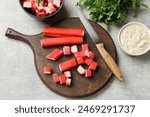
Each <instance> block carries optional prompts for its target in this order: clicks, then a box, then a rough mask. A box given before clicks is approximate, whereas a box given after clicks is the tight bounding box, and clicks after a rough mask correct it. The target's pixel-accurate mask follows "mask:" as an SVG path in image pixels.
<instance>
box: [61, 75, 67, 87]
mask: <svg viewBox="0 0 150 117" xmlns="http://www.w3.org/2000/svg"><path fill="white" fill-rule="evenodd" d="M66 79H67V78H66V76H65V75H62V76H59V81H60V84H62V85H63V84H66Z"/></svg>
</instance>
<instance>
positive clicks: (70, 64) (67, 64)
mask: <svg viewBox="0 0 150 117" xmlns="http://www.w3.org/2000/svg"><path fill="white" fill-rule="evenodd" d="M76 65H77V62H76V59H75V58H73V59H70V60H68V61H65V62H63V63H60V64H59V69H60V71H67V70H70V69H71V68H73V67H75V66H76Z"/></svg>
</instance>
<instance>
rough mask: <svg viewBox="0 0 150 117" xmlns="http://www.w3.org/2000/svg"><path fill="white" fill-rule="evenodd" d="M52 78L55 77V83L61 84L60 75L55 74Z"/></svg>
mask: <svg viewBox="0 0 150 117" xmlns="http://www.w3.org/2000/svg"><path fill="white" fill-rule="evenodd" d="M52 77H53V81H54V83H58V82H60V80H59V76H58V74H57V73H55V74H53V75H52Z"/></svg>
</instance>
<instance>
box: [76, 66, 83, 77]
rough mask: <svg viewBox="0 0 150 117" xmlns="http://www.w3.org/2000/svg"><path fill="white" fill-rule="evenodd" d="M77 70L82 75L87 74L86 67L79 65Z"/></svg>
mask: <svg viewBox="0 0 150 117" xmlns="http://www.w3.org/2000/svg"><path fill="white" fill-rule="evenodd" d="M77 71H78V72H79V73H80V74H81V75H83V74H85V69H84V68H83V67H82V66H79V67H78V68H77Z"/></svg>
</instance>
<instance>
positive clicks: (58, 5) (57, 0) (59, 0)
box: [53, 0, 61, 7]
mask: <svg viewBox="0 0 150 117" xmlns="http://www.w3.org/2000/svg"><path fill="white" fill-rule="evenodd" d="M53 4H54V5H55V6H57V7H60V4H61V0H53Z"/></svg>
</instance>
